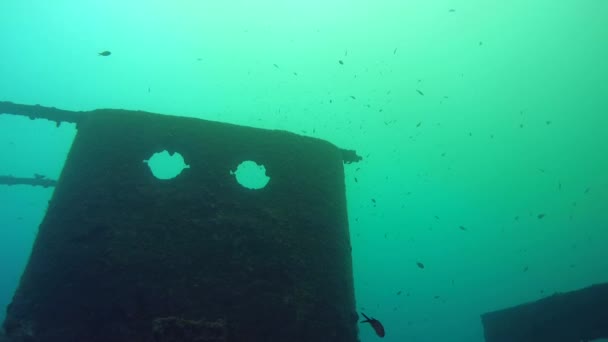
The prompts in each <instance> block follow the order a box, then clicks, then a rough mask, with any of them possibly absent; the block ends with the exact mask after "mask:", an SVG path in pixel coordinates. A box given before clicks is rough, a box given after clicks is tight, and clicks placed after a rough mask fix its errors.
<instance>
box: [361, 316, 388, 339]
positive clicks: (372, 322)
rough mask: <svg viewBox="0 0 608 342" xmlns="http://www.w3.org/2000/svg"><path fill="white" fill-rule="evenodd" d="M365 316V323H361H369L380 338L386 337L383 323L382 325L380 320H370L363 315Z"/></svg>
mask: <svg viewBox="0 0 608 342" xmlns="http://www.w3.org/2000/svg"><path fill="white" fill-rule="evenodd" d="M361 314H362V315H363V317H365V320H364V321H361V323H369V324H370V325H371V326H372V328H373V329H374V331H375V332H376V335H378V336H379V337H384V335H385V333H384V327H383V326H382V323H380V321H379V320H377V319H375V318H373V317H372V318H369V317H367V316H366V315H365V314H364V313H363V312H362V313H361Z"/></svg>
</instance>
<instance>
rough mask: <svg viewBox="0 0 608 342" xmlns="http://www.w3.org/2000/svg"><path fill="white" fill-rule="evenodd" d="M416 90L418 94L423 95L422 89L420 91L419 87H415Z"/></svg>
mask: <svg viewBox="0 0 608 342" xmlns="http://www.w3.org/2000/svg"><path fill="white" fill-rule="evenodd" d="M416 91H417V92H418V94H420V95H422V96H424V93H423V92H422V91H420V90H419V89H416Z"/></svg>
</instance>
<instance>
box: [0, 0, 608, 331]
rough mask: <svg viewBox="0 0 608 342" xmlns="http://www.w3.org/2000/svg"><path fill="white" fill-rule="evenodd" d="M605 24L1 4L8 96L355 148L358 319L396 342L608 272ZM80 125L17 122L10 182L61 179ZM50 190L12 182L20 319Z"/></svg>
mask: <svg viewBox="0 0 608 342" xmlns="http://www.w3.org/2000/svg"><path fill="white" fill-rule="evenodd" d="M606 18H608V2H606V1H602V0H578V1H573V0H563V1H546V0H539V1H523V0H513V1H494V0H493V1H480V0H475V1H457V0H453V1H406V0H404V1H382V0H380V1H357V0H354V1H140V0H132V1H116V0H111V1H110V0H107V1H76V0H56V1H46V0H2V1H1V2H0V44H1V45H0V101H13V102H18V103H26V104H37V103H40V104H43V105H46V106H56V107H59V108H63V109H70V110H90V109H96V108H124V109H139V110H147V111H151V112H156V113H165V114H175V115H183V116H193V117H200V118H204V119H209V120H217V121H222V122H229V123H237V124H242V125H247V126H254V127H260V128H268V129H282V130H287V131H291V132H295V133H299V134H303V135H308V136H312V137H317V138H321V139H325V140H328V141H330V142H332V143H334V144H336V145H338V146H340V147H342V148H348V149H355V150H357V151H358V153H359V154H360V155H362V156H363V157H364V160H363V161H362V162H360V163H358V164H351V165H347V166H346V167H345V170H346V185H347V199H348V205H349V217H350V229H351V235H352V243H353V263H354V272H355V287H356V296H357V305H358V308H359V311H361V310H363V309H364V310H365V312H366V313H368V314H370V315H372V316H374V317H376V318H378V319H380V320H381V321H382V322H383V323H384V325H385V327H386V330H387V336H386V338H385V340H386V341H421V342H422V341H482V340H483V332H482V327H481V323H480V319H479V315H480V314H482V313H483V312H486V311H490V310H495V309H499V308H503V307H508V306H511V305H516V304H519V303H522V302H526V301H530V300H535V299H538V298H541V297H544V296H547V295H549V294H552V293H554V292H556V291H569V290H574V289H578V288H581V287H585V286H588V285H590V284H593V283H599V282H605V281H608V257H607V255H608V252H607V249H606V245H607V243H608V216H607V213H606V211H607V210H606V209H608V205H607V203H608V178H607V176H606V175H608V133H607V132H608V63H607V62H606V61H608V24H607V22H608V21H607V19H606ZM104 50H108V51H111V52H112V54H111V55H110V56H107V57H103V56H98V53H99V52H101V51H104ZM340 61H341V62H342V63H340ZM74 134H75V127H74V126H73V125H62V126H61V127H59V128H56V127H55V126H54V125H53V124H51V123H49V122H47V121H44V120H37V121H30V120H28V119H27V118H22V117H13V116H8V115H2V116H0V175H9V174H10V175H15V176H24V177H31V176H32V174H33V173H40V174H44V175H47V176H48V177H50V178H57V177H58V176H59V174H60V172H61V168H62V165H63V161H64V160H65V157H66V153H67V151H68V150H69V147H70V144H71V141H72V138H73V136H74ZM51 194H52V189H41V188H32V187H27V186H13V187H8V186H0V203H1V204H2V205H0V306H1V307H2V308H0V310H2V313H0V320H1V319H2V318H3V315H4V307H5V306H6V305H7V304H8V302H9V301H10V298H11V296H12V292H13V291H14V289H15V287H16V286H17V283H18V279H19V276H20V274H21V271H22V270H23V267H24V265H25V263H26V261H27V257H28V255H29V251H30V248H31V244H32V241H33V238H34V236H35V232H36V229H37V225H38V224H39V223H40V220H41V218H42V217H43V215H44V212H45V210H46V203H47V201H48V199H49V198H50V196H51ZM372 199H374V200H375V203H374V202H373V201H372ZM540 214H544V215H545V216H544V217H542V218H539V215H540ZM461 226H462V227H463V228H464V229H461V228H460V227H461ZM417 262H421V263H423V264H424V265H425V268H424V269H421V268H419V267H417V265H416V263H417ZM399 291H401V292H400V294H397V293H398V292H399ZM360 335H361V340H362V341H364V342H365V341H374V340H375V339H376V337H375V336H374V335H373V332H372V330H371V329H369V328H368V327H366V326H361V332H360Z"/></svg>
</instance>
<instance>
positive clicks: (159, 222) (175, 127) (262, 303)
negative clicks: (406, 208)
mask: <svg viewBox="0 0 608 342" xmlns="http://www.w3.org/2000/svg"><path fill="white" fill-rule="evenodd" d="M164 149H167V150H168V151H169V152H174V151H175V152H179V153H181V154H182V155H183V156H184V159H185V161H186V164H189V165H190V168H189V169H185V170H184V171H183V172H182V173H181V174H180V175H178V176H177V177H176V178H174V179H170V180H159V179H156V178H155V177H154V176H153V175H152V173H151V172H150V170H149V168H148V166H147V165H146V164H145V163H144V162H143V160H145V159H148V158H149V157H150V156H151V155H152V154H153V153H155V152H159V151H162V150H164ZM245 160H254V161H256V162H257V163H260V164H263V165H264V166H265V167H266V170H267V174H268V175H269V177H271V179H270V182H269V183H268V185H267V186H266V187H265V188H263V189H260V190H250V189H246V188H243V187H242V186H241V185H239V184H238V183H237V182H236V180H235V179H234V176H233V175H231V174H230V170H235V169H236V167H237V165H238V164H239V163H240V162H242V161H245ZM356 319H357V315H356V313H355V303H354V291H353V280H352V265H351V247H350V239H349V232H348V223H347V214H346V199H345V189H344V173H343V151H341V150H340V149H338V148H336V147H335V146H333V145H331V144H329V143H327V142H324V141H321V140H317V139H312V138H305V137H301V136H297V135H294V134H290V133H286V132H281V131H267V130H261V129H254V128H248V127H241V126H235V125H228V124H222V123H216V122H209V121H204V120H199V119H191V118H178V117H171V116H162V115H156V114H150V113H145V112H133V111H119V110H99V111H93V112H89V114H88V116H87V118H86V119H85V120H82V121H80V122H79V124H78V132H77V135H76V138H75V140H74V143H73V145H72V148H71V150H70V153H69V155H68V158H67V161H66V163H65V166H64V169H63V172H62V174H61V176H60V178H59V179H58V182H57V186H56V190H55V192H54V194H53V198H52V200H51V202H50V204H49V207H48V211H47V214H46V216H45V218H44V220H43V222H42V224H41V225H40V229H39V233H38V236H37V238H36V241H35V244H34V247H33V250H32V254H31V257H30V260H29V263H28V265H27V267H26V269H25V272H24V274H23V277H22V279H21V283H20V285H19V287H18V289H17V291H16V294H15V296H14V298H13V301H12V303H11V304H10V306H9V308H8V313H7V318H6V321H5V323H4V328H5V330H6V333H7V336H8V337H9V338H10V339H11V341H34V342H47V341H49V342H50V341H53V342H54V341H62V342H71V341H73V342H76V341H77V342H82V341H87V342H97V341H99V342H101V341H103V342H108V341H113V342H121V341H125V342H126V341H129V342H132V341H199V342H202V341H230V342H241V341H242V342H245V341H247V342H256V341H260V342H261V341H264V342H268V341H290V342H309V341H310V342H312V341H315V342H318V341H332V342H354V341H357V327H356V324H357V321H356Z"/></svg>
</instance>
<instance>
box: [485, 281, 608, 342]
mask: <svg viewBox="0 0 608 342" xmlns="http://www.w3.org/2000/svg"><path fill="white" fill-rule="evenodd" d="M481 320H482V323H483V327H484V332H485V339H486V342H513V341H517V342H581V341H583V342H588V341H593V340H597V339H608V283H605V284H598V285H593V286H590V287H587V288H584V289H580V290H576V291H572V292H567V293H557V294H554V295H552V296H550V297H547V298H543V299H540V300H538V301H536V302H531V303H526V304H522V305H518V306H515V307H512V308H508V309H504V310H499V311H494V312H489V313H486V314H483V315H482V316H481Z"/></svg>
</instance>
